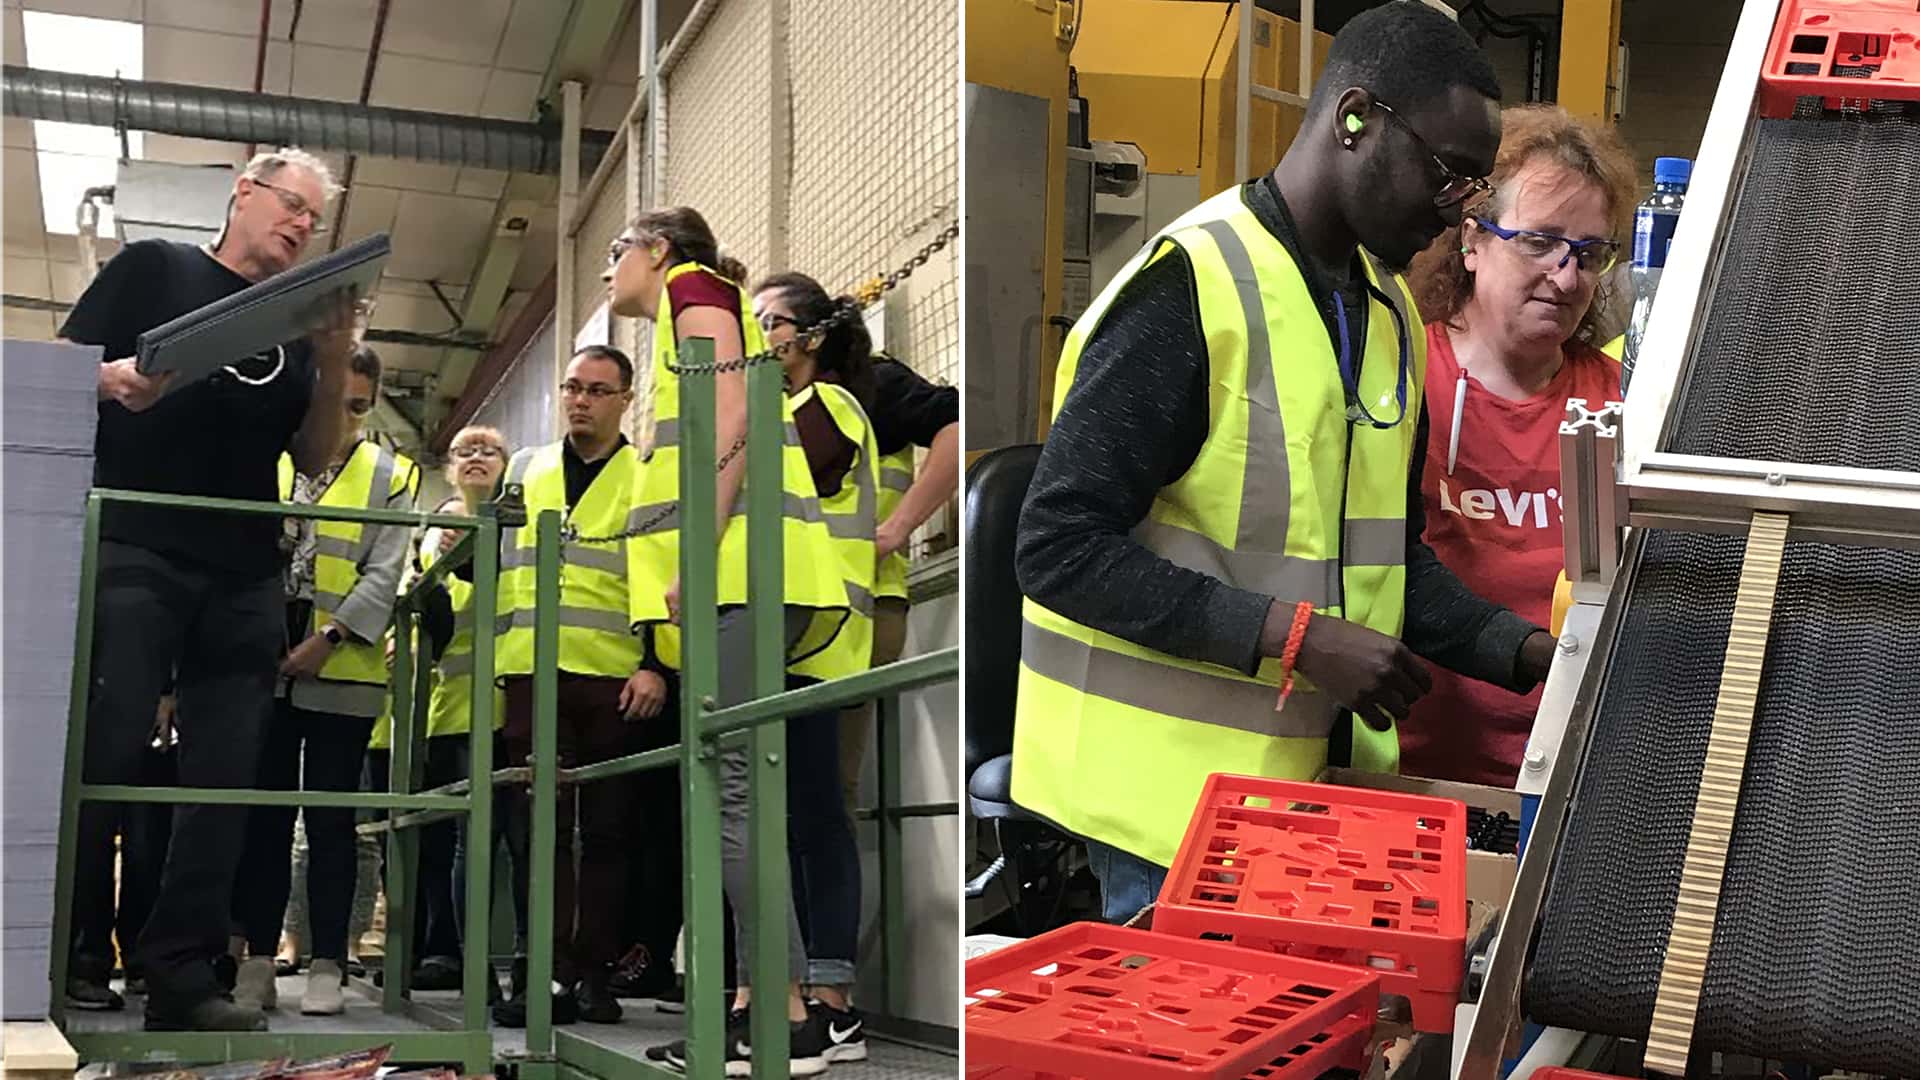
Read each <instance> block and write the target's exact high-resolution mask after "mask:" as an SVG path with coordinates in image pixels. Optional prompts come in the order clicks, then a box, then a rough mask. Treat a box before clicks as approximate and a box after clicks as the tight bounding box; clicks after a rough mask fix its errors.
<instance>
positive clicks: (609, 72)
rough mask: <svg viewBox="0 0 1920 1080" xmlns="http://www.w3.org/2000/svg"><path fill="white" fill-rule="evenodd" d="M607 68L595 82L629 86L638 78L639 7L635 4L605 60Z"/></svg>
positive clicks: (628, 12)
mask: <svg viewBox="0 0 1920 1080" xmlns="http://www.w3.org/2000/svg"><path fill="white" fill-rule="evenodd" d="M606 60H607V66H606V67H605V68H603V69H602V70H601V72H600V78H599V79H597V80H595V81H597V82H609V83H626V84H628V85H629V86H631V85H632V84H633V83H635V82H637V81H639V78H640V5H638V4H635V5H633V6H632V7H631V8H630V9H628V11H627V21H626V22H624V23H622V24H621V25H620V40H619V42H617V43H616V44H615V45H614V46H613V50H612V52H611V54H610V55H609V56H608V57H607V58H606Z"/></svg>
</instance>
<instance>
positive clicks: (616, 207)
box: [568, 167, 627, 345]
mask: <svg viewBox="0 0 1920 1080" xmlns="http://www.w3.org/2000/svg"><path fill="white" fill-rule="evenodd" d="M625 172H626V170H625V168H624V167H623V168H621V169H620V171H619V172H616V173H615V174H614V175H613V178H612V179H610V180H609V181H607V185H606V186H605V187H603V188H601V189H600V195H599V197H598V198H596V199H594V200H593V203H592V210H591V211H590V212H589V213H588V215H587V223H586V224H585V225H584V226H583V227H582V228H581V229H580V234H579V235H578V236H577V237H576V238H575V240H576V243H575V244H574V249H573V312H572V314H573V325H572V326H570V327H569V328H568V338H569V340H571V338H572V336H573V335H574V334H576V333H578V332H579V331H580V328H581V327H583V326H585V325H587V320H589V319H591V318H592V317H593V314H594V312H595V311H597V310H599V308H600V305H601V304H604V303H606V300H607V287H606V285H605V284H604V283H602V282H601V280H600V275H601V273H603V272H604V271H605V270H606V268H607V244H608V243H609V242H610V241H612V240H613V238H614V237H616V236H619V235H620V230H621V228H622V227H624V226H625V225H626V223H627V222H626V219H627V191H626V184H625V182H624V181H623V180H622V179H621V177H622V176H623V175H624V174H625ZM580 183H581V184H582V185H583V186H584V185H585V184H586V178H585V177H582V178H581V180H580ZM610 343H611V344H614V345H619V344H620V342H619V340H618V336H617V332H615V336H614V338H613V340H612V341H611V342H610Z"/></svg>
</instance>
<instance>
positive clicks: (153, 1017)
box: [146, 994, 267, 1031]
mask: <svg viewBox="0 0 1920 1080" xmlns="http://www.w3.org/2000/svg"><path fill="white" fill-rule="evenodd" d="M146 1028H147V1030H148V1031H265V1030H267V1014H266V1013H263V1012H261V1011H260V1010H259V1009H249V1008H245V1007H243V1006H240V1005H235V1004H234V1003H233V999H232V998H229V997H227V996H226V995H225V994H220V995H217V996H214V997H206V998H201V999H200V1000H198V1001H196V1002H193V1003H192V1004H188V1005H180V1004H176V1003H157V1002H155V1001H154V1000H153V999H151V998H149V999H148V1000H147V1022H146Z"/></svg>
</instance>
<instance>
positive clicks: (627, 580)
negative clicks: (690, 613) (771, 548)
mask: <svg viewBox="0 0 1920 1080" xmlns="http://www.w3.org/2000/svg"><path fill="white" fill-rule="evenodd" d="M639 469H640V455H639V452H638V451H636V450H634V448H633V446H632V444H630V443H623V444H621V446H620V448H619V449H617V450H615V451H614V452H613V456H612V457H610V458H608V459H607V463H606V464H605V465H603V466H601V468H600V474H599V475H598V476H595V477H594V478H593V483H592V484H590V485H588V486H587V490H586V492H585V493H584V494H583V495H581V496H580V505H578V506H573V507H569V506H567V477H566V466H565V465H564V464H563V458H562V449H561V444H560V443H552V444H550V445H548V446H540V447H529V448H526V449H523V450H521V451H519V452H518V453H516V454H514V455H513V460H511V461H509V462H508V463H507V480H506V482H507V483H509V484H522V485H524V486H525V491H526V495H525V497H526V504H527V523H526V524H525V525H524V526H521V527H518V528H513V529H508V530H506V532H505V539H504V540H503V541H502V543H501V545H500V591H499V604H498V611H499V618H498V620H497V621H496V623H495V630H496V631H497V632H498V634H499V644H498V645H497V646H496V647H495V649H494V654H493V655H494V669H495V671H496V672H497V673H498V674H499V675H529V674H532V672H533V620H534V601H535V596H536V585H537V583H536V580H535V579H536V577H537V575H538V572H539V567H538V560H539V554H538V550H537V548H536V546H535V545H536V543H537V539H538V526H539V523H540V512H541V511H543V510H563V511H566V524H567V525H569V526H571V527H572V530H573V531H574V533H575V534H577V535H578V536H581V537H599V536H617V535H619V534H620V533H621V532H622V531H623V530H625V529H626V528H627V524H628V522H629V520H630V517H629V515H630V513H632V512H633V509H634V507H633V493H634V491H635V489H636V486H637V480H636V477H635V473H636V472H637V471H638V470H639ZM560 564H561V565H560V670H561V671H567V672H572V673H573V674H575V675H607V676H618V677H620V678H622V679H624V678H626V677H627V676H629V675H632V674H633V672H634V669H635V668H637V667H638V666H639V664H640V639H639V638H638V637H637V636H635V635H634V633H633V624H632V622H631V621H630V620H629V619H628V617H627V612H628V610H629V609H630V608H631V607H632V606H633V605H634V604H635V603H637V602H638V598H639V596H640V595H641V594H645V595H646V596H650V597H653V598H655V600H657V601H658V602H660V603H662V604H664V603H665V599H664V598H665V595H666V591H667V585H668V583H669V581H670V579H665V578H661V577H659V576H658V575H656V574H654V573H652V572H651V570H650V568H649V567H647V566H645V565H641V564H639V563H637V561H636V552H635V551H634V548H633V544H632V542H631V541H626V540H616V541H613V542H610V543H587V542H585V541H584V540H563V541H562V543H561V545H560Z"/></svg>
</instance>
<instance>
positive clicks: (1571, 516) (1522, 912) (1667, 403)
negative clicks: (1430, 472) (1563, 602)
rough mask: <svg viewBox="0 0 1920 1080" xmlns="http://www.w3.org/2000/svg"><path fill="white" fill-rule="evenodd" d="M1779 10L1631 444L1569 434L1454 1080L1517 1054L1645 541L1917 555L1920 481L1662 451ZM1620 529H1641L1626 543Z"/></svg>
mask: <svg viewBox="0 0 1920 1080" xmlns="http://www.w3.org/2000/svg"><path fill="white" fill-rule="evenodd" d="M1779 9H1780V3H1779V0H1748V3H1747V4H1746V6H1745V8H1744V9H1743V10H1742V12H1741V16H1740V21H1739V24H1738V26H1737V28H1736V29H1735V32H1734V36H1733V41H1732V45H1731V48H1730V49H1729V52H1728V56H1727V62H1726V66H1725V67H1724V68H1723V69H1722V72H1721V78H1720V85H1719V88H1718V90H1717V91H1716V93H1715V96H1714V103H1713V109H1712V111H1711V113H1710V115H1709V118H1708V122H1707V128H1706V133H1705V136H1704V137H1703V139H1702V141H1701V148H1700V153H1699V157H1698V159H1697V161H1696V163H1695V165H1694V170H1693V178H1692V183H1691V185H1690V189H1689V191H1688V197H1687V207H1686V210H1685V212H1684V213H1683V215H1682V218H1681V222H1680V227H1679V230H1678V231H1677V232H1676V234H1675V238H1674V244H1673V247H1672V249H1671V254H1670V257H1669V259H1668V261H1667V265H1666V270H1665V273H1664V275H1663V279H1662V283H1661V288H1660V293H1659V296H1658V299H1657V300H1656V301H1655V303H1654V306H1653V311H1652V315H1651V320H1650V324H1649V327H1648V333H1647V336H1646V344H1645V346H1644V347H1643V349H1642V351H1641V354H1640V357H1639V362H1638V364H1637V367H1636V373H1635V377H1634V380H1633V382H1632V385H1631V388H1630V389H1629V391H1628V394H1627V401H1626V404H1625V408H1624V415H1625V417H1627V418H1628V420H1627V422H1626V423H1625V427H1624V431H1622V430H1620V429H1619V428H1618V427H1617V426H1613V424H1612V423H1610V422H1617V420H1618V417H1619V415H1620V414H1619V413H1611V414H1609V410H1602V412H1601V413H1590V412H1588V411H1587V410H1586V409H1585V408H1584V404H1585V403H1583V402H1582V403H1578V405H1579V407H1578V408H1576V409H1574V410H1572V415H1571V417H1570V422H1569V423H1568V424H1567V425H1564V426H1563V427H1562V439H1563V459H1562V460H1563V480H1562V489H1563V492H1564V504H1565V510H1564V515H1563V521H1564V529H1565V533H1566V544H1567V552H1568V566H1567V569H1568V576H1569V579H1570V580H1571V581H1572V583H1573V589H1574V601H1575V602H1574V604H1573V607H1572V609H1571V610H1570V611H1569V613H1568V615H1567V618H1566V624H1565V627H1564V628H1563V632H1562V637H1561V641H1560V646H1561V647H1560V654H1559V655H1558V656H1557V657H1556V659H1555V662H1554V666H1553V671H1552V674H1551V675H1550V676H1549V678H1548V681H1547V686H1546V690H1545V693H1544V695H1543V700H1542V702H1541V707H1540V710H1539V713H1538V716H1537V718H1536V720H1535V726H1534V732H1533V737H1532V739H1531V740H1530V741H1529V745H1528V760H1527V761H1526V763H1525V766H1524V768H1523V771H1522V776H1521V781H1520V787H1521V790H1522V791H1523V792H1530V793H1533V794H1537V795H1538V797H1539V800H1540V801H1539V806H1538V811H1537V814H1536V816H1535V818H1534V820H1533V823H1532V829H1531V833H1530V836H1529V839H1528V842H1527V846H1526V849H1525V853H1524V855H1523V856H1522V858H1521V862H1520V867H1519V875H1518V878H1517V880H1516V883H1515V885H1514V890H1513V895H1512V897H1511V899H1510V901H1509V903H1508V905H1507V909H1506V911H1505V913H1504V915H1503V916H1502V928H1501V933H1500V934H1499V936H1498V938H1497V939H1496V940H1495V943H1494V944H1493V946H1492V948H1491V951H1490V963H1489V967H1488V971H1487V977H1486V980H1485V983H1484V988H1483V990H1482V992H1481V995H1480V1001H1479V1005H1478V1007H1477V1009H1475V1010H1474V1015H1473V1018H1472V1021H1471V1024H1470V1026H1469V1027H1468V1029H1467V1034H1466V1035H1465V1036H1464V1038H1465V1046H1464V1054H1463V1055H1462V1056H1461V1058H1460V1060H1459V1064H1458V1066H1457V1068H1456V1072H1455V1075H1456V1076H1457V1077H1458V1078H1460V1080H1489V1078H1492V1077H1496V1076H1498V1075H1499V1070H1500V1064H1501V1062H1502V1061H1503V1060H1505V1059H1509V1058H1511V1057H1513V1056H1514V1054H1513V1051H1514V1050H1516V1049H1517V1047H1518V1039H1519V1035H1520V1028H1521V1021H1522V1012H1521V985H1522V980H1523V979H1524V977H1525V971H1526V965H1527V961H1528V957H1529V954H1530V952H1531V949H1532V945H1533V934H1534V931H1535V929H1536V927H1537V924H1538V921H1539V918H1540V914H1541V909H1542V905H1543V903H1544V900H1545V894H1546V888H1547V882H1548V878H1549V876H1550V873H1551V870H1552V867H1553V863H1554V858H1555V855H1556V854H1557V849H1558V845H1559V841H1560V837H1561V833H1562V830H1563V828H1564V826H1565V824H1566V822H1567V818H1568V815H1569V813H1570V812H1571V809H1572V806H1571V804H1572V798H1573V794H1574V788H1575V785H1576V781H1577V778H1578V776H1579V773H1580V770H1581V766H1582V764H1583V758H1584V756H1585V751H1586V747H1587V743H1588V736H1589V734H1590V732H1591V729H1592V725H1593V723H1594V721H1595V716H1594V713H1595V709H1596V707H1597V704H1598V702H1599V700H1600V698H1601V695H1602V691H1603V689H1604V687H1605V685H1606V678H1607V673H1608V667H1609V656H1610V653H1611V651H1612V648H1613V645H1614V641H1615V638H1616V635H1617V632H1618V629H1619V626H1620V623H1621V620H1622V618H1623V617H1624V614H1625V607H1626V598H1627V596H1628V595H1629V593H1630V590H1631V587H1632V584H1633V576H1634V567H1635V565H1636V562H1637V555H1638V550H1639V547H1640V545H1641V544H1642V543H1644V539H1645V538H1644V535H1643V534H1642V532H1641V530H1644V529H1648V528H1659V529H1679V530H1687V531H1694V532H1716V533H1741V534H1744V533H1746V531H1747V529H1748V526H1749V524H1750V522H1751V520H1752V517H1753V514H1754V513H1755V512H1756V511H1775V512H1780V513H1785V514H1788V515H1790V527H1789V537H1790V538H1791V539H1794V540H1813V541H1821V542H1828V543H1850V544H1859V545H1866V546H1871V547H1882V548H1902V549H1920V473H1909V472H1898V471H1892V470H1878V469H1855V468H1835V467H1829V466H1819V465H1807V464H1799V463H1794V462H1775V461H1754V460H1747V459H1738V458H1721V457H1709V456H1701V455H1691V454H1679V453H1673V452H1670V451H1667V450H1664V449H1662V447H1664V446H1666V445H1667V444H1668V443H1669V441H1670V439H1671V434H1672V432H1673V430H1674V429H1675V427H1676V425H1677V424H1678V421H1679V417H1678V410H1679V408H1680V407H1681V405H1682V402H1681V395H1682V389H1683V387H1684V386H1685V385H1686V380H1687V376H1688V375H1689V374H1690V369H1691V364H1692V359H1693V357H1694V355H1695V351H1696V349H1697V347H1698V344H1699V342H1700V339H1701V337H1702V334H1703V333H1704V330H1705V326H1704V323H1705V318H1706V312H1707V310H1708V307H1709V302H1710V300H1711V298H1712V296H1713V293H1714V291H1715V287H1716V284H1717V282H1718V281H1719V280H1720V275H1721V274H1722V273H1723V271H1724V270H1725V269H1726V268H1725V267H1723V265H1722V259H1723V257H1724V252H1725V250H1726V244H1725V243H1724V242H1723V239H1724V236H1725V233H1726V230H1727V229H1728V228H1729V227H1730V225H1731V223H1732V221H1733V220H1734V217H1735V214H1736V212H1737V210H1738V208H1739V192H1740V190H1741V182H1742V181H1743V180H1744V178H1745V176H1746V174H1747V170H1748V168H1749V167H1750V165H1751V157H1752V138H1751V137H1752V135H1753V134H1754V132H1755V130H1756V126H1757V124H1758V121H1759V111H1758V101H1759V92H1760V88H1761V74H1762V70H1763V65H1764V63H1765V59H1766V56H1767V52H1768V47H1769V44H1770V42H1771V41H1772V38H1773V36H1774V31H1775V23H1776V20H1777V17H1778V14H1779ZM1636 417H1637V418H1645V420H1644V421H1643V422H1639V421H1635V420H1633V419H1632V418H1636ZM1616 455H1617V456H1616ZM1627 526H1633V527H1634V531H1632V532H1630V533H1624V535H1625V539H1624V541H1622V540H1621V537H1622V535H1623V530H1624V529H1625V528H1626V527H1627ZM1563 751H1564V752H1563Z"/></svg>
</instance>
